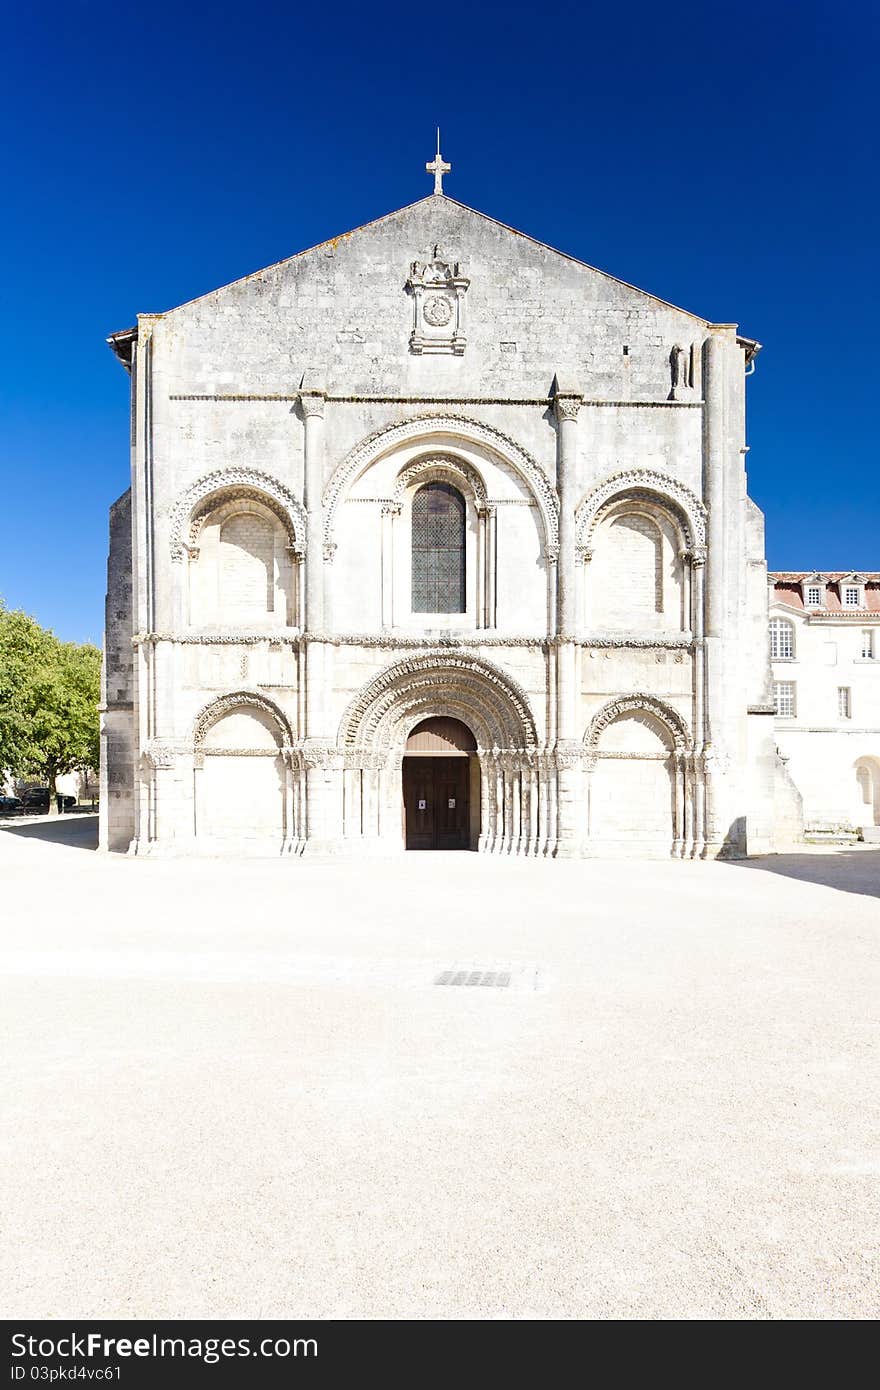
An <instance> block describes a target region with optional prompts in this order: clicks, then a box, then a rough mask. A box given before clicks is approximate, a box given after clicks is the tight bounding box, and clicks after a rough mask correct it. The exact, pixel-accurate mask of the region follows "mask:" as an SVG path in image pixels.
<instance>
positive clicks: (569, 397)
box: [553, 391, 584, 421]
mask: <svg viewBox="0 0 880 1390" xmlns="http://www.w3.org/2000/svg"><path fill="white" fill-rule="evenodd" d="M583 403H584V398H583V396H580V395H578V394H577V393H576V392H574V391H564V392H557V394H556V395H555V396H554V397H553V405H554V407H555V409H556V419H557V420H558V421H562V420H576V419H577V417H578V414H579V413H580V408H581V406H582V405H583Z"/></svg>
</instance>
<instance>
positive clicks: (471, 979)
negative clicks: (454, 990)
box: [434, 970, 510, 989]
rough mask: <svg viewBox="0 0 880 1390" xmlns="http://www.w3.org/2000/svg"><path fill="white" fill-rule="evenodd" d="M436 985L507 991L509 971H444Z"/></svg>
mask: <svg viewBox="0 0 880 1390" xmlns="http://www.w3.org/2000/svg"><path fill="white" fill-rule="evenodd" d="M434 984H435V985H481V986H489V987H490V988H492V989H506V988H507V986H508V985H509V984H510V971H509V970H444V971H442V973H441V974H439V975H438V976H437V978H436V980H435V981H434Z"/></svg>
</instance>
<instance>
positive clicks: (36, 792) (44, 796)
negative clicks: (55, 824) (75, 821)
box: [22, 787, 76, 816]
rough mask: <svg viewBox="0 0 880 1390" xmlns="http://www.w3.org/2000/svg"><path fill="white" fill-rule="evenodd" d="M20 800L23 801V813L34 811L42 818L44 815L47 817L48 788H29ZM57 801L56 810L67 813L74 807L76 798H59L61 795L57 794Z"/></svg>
mask: <svg viewBox="0 0 880 1390" xmlns="http://www.w3.org/2000/svg"><path fill="white" fill-rule="evenodd" d="M22 800H23V802H24V810H25V811H36V812H38V813H41V814H42V815H44V816H45V815H48V813H49V788H48V787H30V788H29V789H28V791H26V792H25V793H24V795H23V797H22ZM57 800H58V809H59V811H69V810H70V808H71V806H75V805H76V797H75V796H61V795H60V794H59V796H58V798H57Z"/></svg>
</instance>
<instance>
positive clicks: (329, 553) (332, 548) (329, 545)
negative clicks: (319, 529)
mask: <svg viewBox="0 0 880 1390" xmlns="http://www.w3.org/2000/svg"><path fill="white" fill-rule="evenodd" d="M337 548H338V547H337V545H336V542H335V541H325V542H324V559H325V561H326V563H327V564H328V565H332V564H333V561H334V560H335V559H336V551H337Z"/></svg>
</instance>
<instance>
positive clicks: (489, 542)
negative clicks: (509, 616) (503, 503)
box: [486, 504, 498, 627]
mask: <svg viewBox="0 0 880 1390" xmlns="http://www.w3.org/2000/svg"><path fill="white" fill-rule="evenodd" d="M497 578H498V508H497V507H495V506H492V505H491V504H490V505H488V506H487V507H486V626H487V627H497V626H498V596H497V592H496V585H497Z"/></svg>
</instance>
